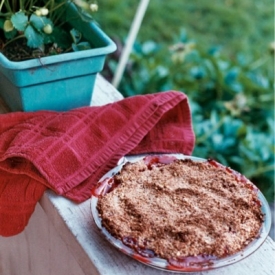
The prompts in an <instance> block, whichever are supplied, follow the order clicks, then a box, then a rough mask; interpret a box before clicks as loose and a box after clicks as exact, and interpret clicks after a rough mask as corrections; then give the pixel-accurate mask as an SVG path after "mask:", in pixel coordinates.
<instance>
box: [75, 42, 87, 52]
mask: <svg viewBox="0 0 275 275" xmlns="http://www.w3.org/2000/svg"><path fill="white" fill-rule="evenodd" d="M72 48H73V50H74V51H75V52H78V51H85V50H89V49H91V45H90V44H89V43H88V42H81V43H79V44H75V43H73V44H72Z"/></svg>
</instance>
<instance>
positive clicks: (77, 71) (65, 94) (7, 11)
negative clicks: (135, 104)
mask: <svg viewBox="0 0 275 275" xmlns="http://www.w3.org/2000/svg"><path fill="white" fill-rule="evenodd" d="M96 10H97V4H95V3H90V2H89V1H84V0H59V1H56V0H0V96H1V97H2V98H3V99H4V101H5V102H6V103H7V105H8V106H9V107H10V109H11V110H12V111H21V110H23V111H36V110H42V109H43V110H57V111H65V110H69V109H72V108H76V107H81V106H86V105H89V104H90V101H91V97H92V91H93V87H94V82H95V78H96V74H97V73H98V72H100V71H101V70H102V68H103V65H104V62H105V57H106V55H107V54H109V53H111V52H113V51H115V49H116V45H115V44H114V42H113V41H112V40H111V39H110V38H109V37H108V36H107V35H106V34H105V33H104V32H103V31H102V30H101V29H100V28H99V27H98V25H97V24H96V22H95V21H94V20H93V17H92V15H91V12H94V11H96ZM22 53H24V55H23V54H22Z"/></svg>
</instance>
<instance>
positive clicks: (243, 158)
mask: <svg viewBox="0 0 275 275" xmlns="http://www.w3.org/2000/svg"><path fill="white" fill-rule="evenodd" d="M272 60H273V58H272V55H271V54H270V53H268V52H266V53H264V54H263V56H262V58H261V60H256V61H255V60H254V61H253V58H248V57H245V56H243V55H239V56H237V58H236V59H235V60H234V61H233V60H229V59H228V58H224V57H223V56H222V49H219V48H217V47H213V48H211V49H209V50H207V51H206V50H205V49H200V48H199V46H198V45H196V44H194V43H192V42H191V41H188V39H187V36H186V34H185V33H184V32H183V33H182V34H181V36H180V38H179V40H178V42H177V43H175V45H173V46H171V47H170V48H167V47H165V46H162V45H161V44H157V43H154V42H151V41H148V42H145V43H142V44H136V45H135V49H134V52H133V54H132V56H131V59H130V63H129V64H128V67H127V68H126V72H125V76H124V78H123V80H122V82H121V84H120V87H119V90H120V91H121V92H122V93H123V94H124V96H132V95H135V94H147V93H155V92H160V91H165V90H178V91H182V92H184V93H185V94H186V95H187V96H188V98H189V101H190V105H191V111H192V117H193V126H194V131H195V134H196V146H195V150H194V152H193V155H195V156H198V157H202V158H213V159H216V160H218V161H219V162H221V163H223V164H224V165H227V166H230V167H231V168H233V169H235V170H237V171H239V172H241V173H243V174H244V175H246V176H247V177H248V178H249V179H250V180H251V181H252V182H254V183H255V184H256V185H257V186H258V187H259V188H260V189H261V190H262V192H263V193H264V194H265V196H266V197H267V199H268V200H270V201H272V200H273V199H274V148H275V147H274V109H273V108H274V93H273V80H274V79H273V75H274V72H273V70H272V69H271V68H272V66H268V65H270V64H268V63H269V62H272ZM109 65H110V66H111V67H112V68H113V69H115V66H116V63H115V61H114V60H113V61H112V60H110V61H109ZM268 68H269V69H268Z"/></svg>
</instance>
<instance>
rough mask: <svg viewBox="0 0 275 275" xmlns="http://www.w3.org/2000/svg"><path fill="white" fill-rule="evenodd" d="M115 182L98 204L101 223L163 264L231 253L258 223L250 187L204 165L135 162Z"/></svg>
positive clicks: (253, 234)
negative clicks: (153, 254)
mask: <svg viewBox="0 0 275 275" xmlns="http://www.w3.org/2000/svg"><path fill="white" fill-rule="evenodd" d="M114 180H115V182H116V183H119V184H118V186H117V187H116V188H114V189H113V190H112V191H111V192H109V193H107V194H105V195H103V196H101V197H99V200H98V205H97V209H98V212H99V215H100V217H101V219H102V225H103V226H104V227H105V228H106V229H107V230H108V231H109V233H110V234H111V235H113V236H114V237H116V238H118V239H120V240H122V241H123V240H125V238H131V239H132V240H135V242H136V243H137V245H138V247H140V248H145V249H148V250H152V251H153V252H154V253H155V254H156V255H157V256H159V257H161V258H164V259H167V260H169V259H176V258H181V257H189V256H200V255H211V256H215V257H218V258H221V257H224V256H228V255H232V254H235V253H236V252H238V251H240V250H242V249H243V248H245V247H246V246H247V244H249V243H250V242H251V241H252V240H253V239H255V238H257V236H258V234H259V231H260V228H261V226H262V223H263V213H262V212H261V204H260V202H259V200H258V197H257V192H256V191H255V190H254V189H253V188H251V185H250V184H248V183H246V182H244V181H240V179H239V178H238V177H236V175H235V174H234V173H232V172H230V171H228V170H226V169H225V167H223V166H217V167H216V166H214V165H212V164H211V163H210V162H208V161H206V162H196V161H193V160H190V159H185V160H174V161H173V162H171V163H168V164H162V163H158V164H156V165H151V166H148V164H147V163H146V162H145V161H144V160H140V161H138V162H135V163H127V164H126V165H124V167H123V168H122V170H121V171H120V172H119V173H118V174H116V175H115V176H114ZM247 181H248V180H247Z"/></svg>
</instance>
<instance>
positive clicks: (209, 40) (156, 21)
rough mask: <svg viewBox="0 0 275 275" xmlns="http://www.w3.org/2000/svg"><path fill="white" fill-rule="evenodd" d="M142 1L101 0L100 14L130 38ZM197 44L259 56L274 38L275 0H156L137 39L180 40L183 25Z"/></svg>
mask: <svg viewBox="0 0 275 275" xmlns="http://www.w3.org/2000/svg"><path fill="white" fill-rule="evenodd" d="M138 4H139V1H137V0H131V1H119V0H109V1H99V8H100V10H99V12H98V14H97V15H96V17H95V19H96V20H97V21H98V22H99V24H100V25H101V26H102V28H103V29H104V30H105V31H106V32H107V33H108V34H109V35H110V36H112V37H116V36H117V37H119V38H120V39H125V37H126V36H127V33H128V31H129V28H130V25H131V22H132V19H133V16H134V14H135V12H136V9H137V6H138ZM181 29H185V30H186V32H187V34H188V37H189V38H191V39H192V40H194V41H195V42H196V43H197V44H200V45H203V46H204V47H205V48H209V47H211V46H213V45H215V46H221V47H222V49H223V51H224V53H225V54H226V55H228V56H229V57H234V56H235V54H236V53H247V54H248V55H253V56H255V59H257V58H259V57H260V56H261V54H262V53H264V52H266V51H267V50H268V46H269V44H270V43H271V42H272V41H273V40H274V1H273V0H261V1H255V0H254V1H253V0H241V1H240V0H225V1H224V0H223V1H222V0H212V1H206V0H204V1H201V0H192V1H187V0H185V1H184V0H171V1H164V0H151V1H150V3H149V7H148V10H147V12H146V15H145V18H144V20H143V23H142V27H141V29H140V32H139V34H138V37H137V41H139V42H141V43H142V42H144V41H147V40H153V41H155V42H161V43H165V44H167V45H170V44H173V43H175V42H176V41H175V39H176V38H177V37H178V35H179V33H180V30H181Z"/></svg>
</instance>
